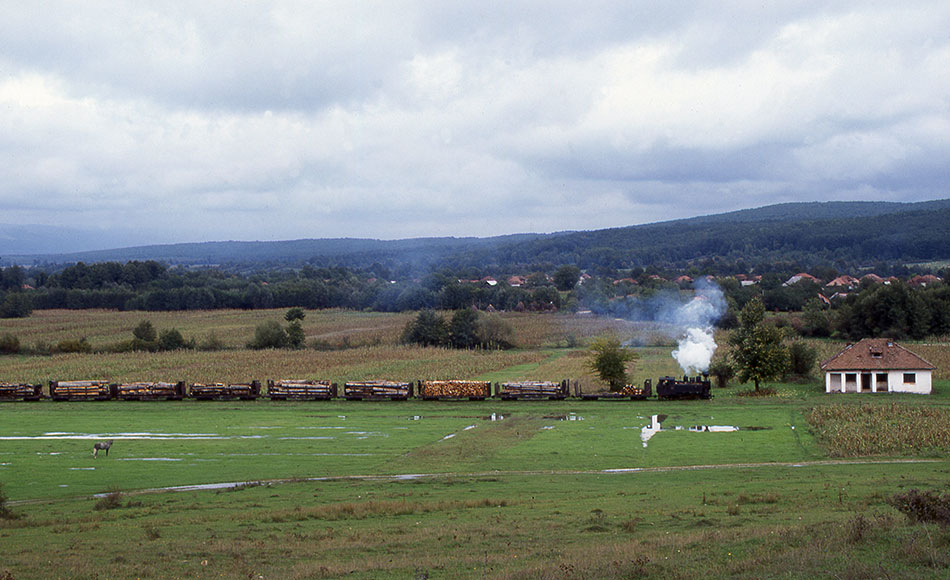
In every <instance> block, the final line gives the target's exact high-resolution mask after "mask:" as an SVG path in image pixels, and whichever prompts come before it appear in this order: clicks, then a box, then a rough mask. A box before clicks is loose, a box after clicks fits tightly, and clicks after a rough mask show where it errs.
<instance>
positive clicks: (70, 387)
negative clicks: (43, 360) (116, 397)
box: [49, 380, 113, 401]
mask: <svg viewBox="0 0 950 580" xmlns="http://www.w3.org/2000/svg"><path fill="white" fill-rule="evenodd" d="M112 395H113V393H112V384H111V383H110V382H109V381H105V380H88V381H50V384H49V396H50V398H51V399H53V400H54V401H108V400H109V399H112Z"/></svg>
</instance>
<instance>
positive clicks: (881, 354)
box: [821, 338, 936, 395]
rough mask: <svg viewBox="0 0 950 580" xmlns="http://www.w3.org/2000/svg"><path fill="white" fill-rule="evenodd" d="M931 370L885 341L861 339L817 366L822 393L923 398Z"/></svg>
mask: <svg viewBox="0 0 950 580" xmlns="http://www.w3.org/2000/svg"><path fill="white" fill-rule="evenodd" d="M935 368H936V367H935V366H934V365H932V364H930V363H929V362H927V361H925V360H924V359H922V358H920V357H919V356H917V355H916V354H914V353H912V352H910V351H909V350H907V349H906V348H904V347H902V346H900V345H899V344H897V343H896V342H894V341H893V340H891V339H889V338H865V339H863V340H861V341H860V342H858V343H857V344H850V345H848V346H846V347H845V349H844V350H842V351H841V352H839V353H838V354H836V355H835V356H833V357H831V358H830V359H828V360H826V361H825V362H823V363H821V370H822V371H824V373H825V392H826V393H887V392H893V393H920V394H924V395H927V394H930V392H931V391H932V389H933V387H932V385H933V382H932V374H933V370H934V369H935Z"/></svg>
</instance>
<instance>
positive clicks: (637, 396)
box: [581, 379, 653, 401]
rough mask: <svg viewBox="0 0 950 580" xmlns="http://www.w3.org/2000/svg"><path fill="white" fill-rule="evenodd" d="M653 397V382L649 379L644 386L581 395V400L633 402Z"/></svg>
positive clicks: (644, 382)
mask: <svg viewBox="0 0 950 580" xmlns="http://www.w3.org/2000/svg"><path fill="white" fill-rule="evenodd" d="M652 395H653V380H652V379H647V380H645V381H643V386H642V387H641V386H639V385H624V387H623V388H622V389H620V390H619V391H613V392H607V393H585V394H583V395H581V398H582V399H583V400H585V401H598V400H606V401H615V400H618V399H630V400H631V401H645V400H647V399H648V398H649V397H650V396H652Z"/></svg>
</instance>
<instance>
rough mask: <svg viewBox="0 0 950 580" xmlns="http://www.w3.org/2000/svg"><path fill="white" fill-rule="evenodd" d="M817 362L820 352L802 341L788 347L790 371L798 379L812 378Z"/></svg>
mask: <svg viewBox="0 0 950 580" xmlns="http://www.w3.org/2000/svg"><path fill="white" fill-rule="evenodd" d="M817 360H818V351H817V350H815V349H814V348H813V347H811V346H808V345H807V344H805V343H804V342H802V341H800V340H797V341H795V342H793V343H792V344H791V346H789V347H788V363H789V364H788V371H789V372H790V373H791V374H793V375H795V376H797V377H810V376H811V373H812V370H814V368H815V363H816V362H817Z"/></svg>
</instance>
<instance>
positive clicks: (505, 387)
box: [498, 381, 568, 400]
mask: <svg viewBox="0 0 950 580" xmlns="http://www.w3.org/2000/svg"><path fill="white" fill-rule="evenodd" d="M567 395H568V388H567V381H561V382H560V383H555V382H551V381H525V382H519V383H502V384H501V388H500V389H499V391H498V396H500V397H501V398H502V399H509V400H511V399H565V398H567Z"/></svg>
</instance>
